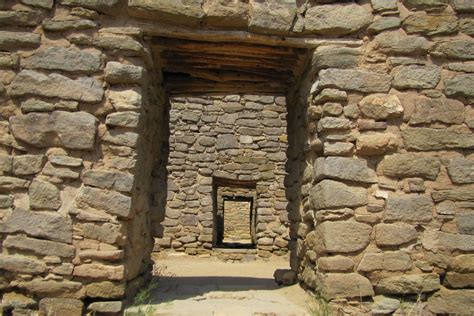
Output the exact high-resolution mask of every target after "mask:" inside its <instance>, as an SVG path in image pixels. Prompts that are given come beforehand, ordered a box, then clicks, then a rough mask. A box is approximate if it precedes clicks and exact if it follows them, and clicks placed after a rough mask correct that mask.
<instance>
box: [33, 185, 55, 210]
mask: <svg viewBox="0 0 474 316" xmlns="http://www.w3.org/2000/svg"><path fill="white" fill-rule="evenodd" d="M29 195H30V207H31V208H32V209H53V210H57V209H58V208H60V207H61V197H60V195H59V189H58V188H57V187H56V186H55V185H54V184H51V183H49V182H47V181H43V180H40V179H35V180H33V181H32V182H31V185H30V187H29Z"/></svg>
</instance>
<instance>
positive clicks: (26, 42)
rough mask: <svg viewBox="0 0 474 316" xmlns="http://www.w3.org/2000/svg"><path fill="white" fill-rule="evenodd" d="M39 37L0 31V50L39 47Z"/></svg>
mask: <svg viewBox="0 0 474 316" xmlns="http://www.w3.org/2000/svg"><path fill="white" fill-rule="evenodd" d="M40 38H41V36H40V35H39V34H35V33H29V32H9V31H0V48H1V49H2V50H4V49H6V50H8V49H17V48H31V47H36V46H39V44H40Z"/></svg>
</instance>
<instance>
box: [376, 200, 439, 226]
mask: <svg viewBox="0 0 474 316" xmlns="http://www.w3.org/2000/svg"><path fill="white" fill-rule="evenodd" d="M433 207H434V203H433V200H432V199H431V197H430V196H429V195H418V194H412V195H405V196H393V195H389V197H388V199H387V206H386V208H387V209H386V211H385V215H384V219H385V220H389V221H395V220H399V221H407V222H415V223H417V222H429V221H430V220H431V219H432V217H433Z"/></svg>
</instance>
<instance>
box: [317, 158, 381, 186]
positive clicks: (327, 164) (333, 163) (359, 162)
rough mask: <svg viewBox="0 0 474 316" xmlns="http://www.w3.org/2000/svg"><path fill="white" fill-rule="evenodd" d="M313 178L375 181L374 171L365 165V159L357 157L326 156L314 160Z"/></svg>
mask: <svg viewBox="0 0 474 316" xmlns="http://www.w3.org/2000/svg"><path fill="white" fill-rule="evenodd" d="M314 178H315V179H316V180H317V181H319V180H322V179H327V178H329V179H335V180H347V181H354V182H363V183H376V182H377V175H376V174H375V171H373V170H372V169H370V168H368V167H367V161H366V160H363V159H357V158H345V157H328V158H318V159H316V162H315V168H314Z"/></svg>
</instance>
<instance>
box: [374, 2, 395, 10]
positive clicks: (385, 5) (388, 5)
mask: <svg viewBox="0 0 474 316" xmlns="http://www.w3.org/2000/svg"><path fill="white" fill-rule="evenodd" d="M370 3H371V4H372V9H374V11H375V12H379V11H398V7H397V1H396V0H371V1H370Z"/></svg>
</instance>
